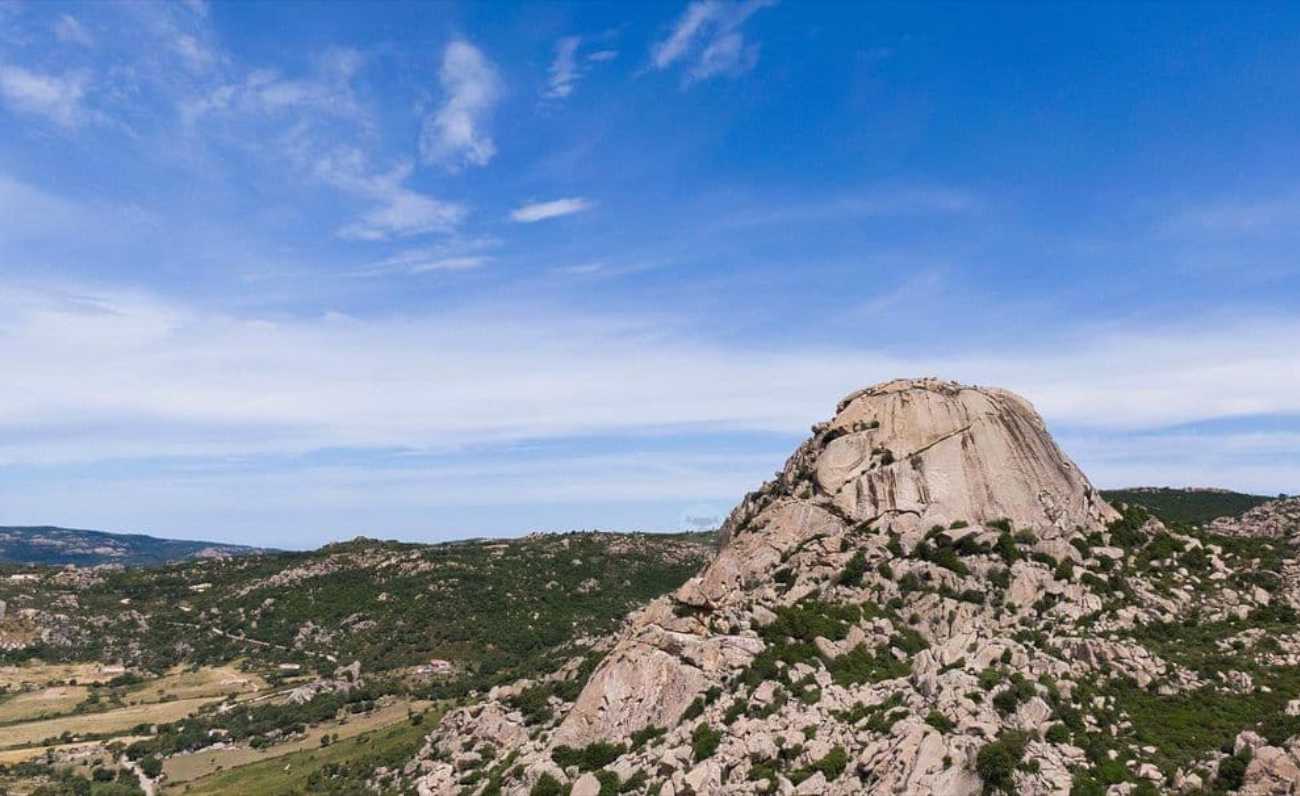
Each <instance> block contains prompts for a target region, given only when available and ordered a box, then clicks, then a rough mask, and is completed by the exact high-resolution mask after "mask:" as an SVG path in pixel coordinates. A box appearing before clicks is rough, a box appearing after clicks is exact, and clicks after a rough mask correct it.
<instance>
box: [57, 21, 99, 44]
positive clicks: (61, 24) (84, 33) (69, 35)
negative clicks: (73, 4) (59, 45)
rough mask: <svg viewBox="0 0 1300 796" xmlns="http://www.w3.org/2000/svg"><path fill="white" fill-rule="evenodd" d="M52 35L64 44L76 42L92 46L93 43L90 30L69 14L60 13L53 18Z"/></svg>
mask: <svg viewBox="0 0 1300 796" xmlns="http://www.w3.org/2000/svg"><path fill="white" fill-rule="evenodd" d="M54 36H55V38H57V39H58V40H59V41H61V42H63V43H64V44H78V45H81V46H82V47H93V46H94V44H95V39H94V37H93V36H91V35H90V31H88V30H86V27H85V26H84V25H82V24H81V23H80V22H78V21H77V18H76V17H74V16H72V15H71V14H60V15H59V18H58V19H57V20H55V22H54Z"/></svg>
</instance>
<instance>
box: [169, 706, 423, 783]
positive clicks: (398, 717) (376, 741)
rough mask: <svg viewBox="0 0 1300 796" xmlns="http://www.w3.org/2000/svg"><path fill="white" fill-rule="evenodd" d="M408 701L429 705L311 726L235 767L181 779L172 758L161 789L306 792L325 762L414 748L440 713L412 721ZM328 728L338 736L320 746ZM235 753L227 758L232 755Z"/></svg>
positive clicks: (335, 762) (362, 757)
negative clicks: (303, 735) (303, 736)
mask: <svg viewBox="0 0 1300 796" xmlns="http://www.w3.org/2000/svg"><path fill="white" fill-rule="evenodd" d="M408 704H409V705H411V706H412V708H413V709H414V710H416V711H417V712H418V711H419V710H421V709H422V708H424V707H427V706H428V705H429V703H414V704H412V703H407V702H402V703H399V704H397V705H392V706H390V707H389V708H385V709H383V710H381V711H376V714H375V715H372V716H367V717H366V718H365V719H363V720H356V721H351V722H349V723H348V724H346V725H343V726H341V727H340V726H335V727H334V728H333V729H331V728H330V727H318V728H312V732H311V735H310V737H309V738H308V739H307V740H306V741H303V742H301V743H299V744H286V745H285V746H282V747H276V748H275V749H269V750H264V751H263V752H261V753H258V754H259V755H260V759H255V760H250V761H248V762H245V763H242V764H237V765H238V767H237V768H232V767H230V763H229V762H227V767H226V769H225V770H222V771H219V772H216V773H212V774H209V775H207V776H203V777H201V778H197V779H194V780H192V781H179V780H178V779H177V778H176V777H174V776H172V772H173V771H175V770H178V769H177V766H176V764H178V763H180V761H181V760H182V758H173V759H171V760H168V761H167V763H166V765H165V767H164V770H165V771H167V772H168V782H167V785H166V786H165V787H164V789H163V795H164V796H172V795H173V794H188V795H189V796H220V795H223V794H231V793H238V794H240V796H272V795H273V794H274V795H275V796H284V794H306V793H310V792H311V789H310V788H309V787H308V779H309V778H310V777H311V775H312V774H313V773H314V772H316V771H318V770H320V769H321V768H323V767H324V766H326V765H331V764H333V765H343V764H347V763H351V762H356V761H359V760H362V759H364V758H366V757H369V756H376V757H379V756H383V755H384V754H385V753H392V752H402V753H403V754H405V752H406V750H409V751H410V752H412V753H413V752H414V750H415V749H417V748H418V747H419V745H420V744H421V743H422V742H423V739H424V737H425V736H426V735H428V733H429V732H430V730H432V728H433V726H434V724H435V723H436V721H437V719H438V713H437V712H431V713H429V714H426V719H425V721H424V722H423V723H422V724H421V725H419V726H414V725H412V724H411V723H410V722H409V721H407V720H406V715H407V714H406V708H407V706H408ZM379 714H382V715H379ZM326 732H329V733H330V734H331V735H333V734H336V733H337V734H338V735H339V736H340V740H337V741H336V742H334V743H333V744H331V745H330V746H328V747H324V748H322V747H321V746H320V736H321V735H322V734H324V733H326ZM250 751H251V750H250ZM194 757H200V755H194ZM235 759H236V758H233V757H232V758H229V760H230V761H233V760H235ZM180 770H181V771H183V769H180Z"/></svg>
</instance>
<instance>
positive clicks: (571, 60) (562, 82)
mask: <svg viewBox="0 0 1300 796" xmlns="http://www.w3.org/2000/svg"><path fill="white" fill-rule="evenodd" d="M615 35H616V32H615V31H606V32H605V33H602V34H599V35H595V36H565V37H564V38H562V39H560V40H559V41H557V42H556V43H555V57H554V58H553V59H552V60H551V66H550V68H549V69H548V70H547V82H546V89H545V90H544V91H543V92H542V97H544V98H545V99H550V100H560V99H564V98H565V97H568V96H569V95H570V94H572V93H573V90H574V88H576V87H577V84H578V81H579V80H581V79H582V77H583V76H584V74H585V73H586V71H587V69H588V68H589V66H590V65H591V64H598V63H604V62H606V61H612V60H614V59H615V58H617V57H618V50H612V49H603V50H596V51H595V52H591V53H587V54H586V55H585V56H584V55H583V53H582V50H583V48H584V46H590V45H591V44H592V43H593V42H596V43H603V42H608V41H610V40H611V39H612V38H613V37H614V36H615Z"/></svg>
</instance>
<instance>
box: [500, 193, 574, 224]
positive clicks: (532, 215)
mask: <svg viewBox="0 0 1300 796" xmlns="http://www.w3.org/2000/svg"><path fill="white" fill-rule="evenodd" d="M591 207H592V203H591V202H590V201H588V200H586V199H583V198H582V197H580V196H571V197H569V198H567V199H553V200H551V201H549V202H533V203H531V204H526V205H523V206H522V207H517V208H515V209H514V210H512V211H510V218H511V219H513V220H514V221H518V222H520V223H523V224H531V223H533V222H535V221H545V220H546V219H548V218H559V217H560V216H569V215H573V214H574V213H581V212H582V211H584V210H590V209H591Z"/></svg>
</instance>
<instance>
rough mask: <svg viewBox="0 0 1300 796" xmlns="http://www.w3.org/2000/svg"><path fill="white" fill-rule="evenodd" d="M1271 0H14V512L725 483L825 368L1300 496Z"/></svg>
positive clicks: (1277, 30)
mask: <svg viewBox="0 0 1300 796" xmlns="http://www.w3.org/2000/svg"><path fill="white" fill-rule="evenodd" d="M1297 143H1300V9H1297V8H1296V6H1294V5H1293V4H1277V5H1270V4H1265V3H1251V4H1221V5H1208V4H1159V5H1156V4H1152V5H1143V4H1127V3H1126V4H1113V3H1112V4H1093V5H1083V4H1080V5H1063V4H1027V3H1016V4H1005V5H1000V4H998V5H979V4H974V3H958V4H943V5H937V4H936V5H922V4H915V3H906V4H893V5H876V4H849V3H833V4H832V3H826V4H820V3H793V2H784V3H775V2H755V1H753V0H751V1H750V2H740V3H724V2H711V1H708V0H705V1H703V2H690V3H687V4H670V3H660V4H649V3H644V4H630V3H609V4H600V3H579V4H571V5H564V4H556V3H545V4H508V3H465V4H454V3H447V4H427V3H421V4H402V3H384V4H375V3H364V4H351V5H350V4H346V3H329V4H294V3H287V2H281V3H239V4H222V3H205V2H192V3H184V2H176V3H167V4H151V3H113V2H97V3H87V4H61V3H56V2H22V1H21V0H19V1H18V2H13V0H0V362H3V363H4V364H5V366H6V368H7V370H8V373H9V379H8V382H9V383H8V387H7V389H6V390H4V391H3V392H2V393H0V522H2V523H6V524H30V523H57V524H63V525H73V526H80V527H94V528H104V529H109V530H130V531H147V532H152V533H157V534H162V535H168V536H175V537H208V538H218V539H224V540H232V541H243V542H252V543H258V544H271V545H279V546H285V547H306V546H313V545H316V544H319V543H322V542H324V541H327V540H330V539H337V538H344V537H349V536H353V535H356V534H359V533H364V534H367V535H373V536H384V537H400V538H407V539H445V538H457V537H463V536H469V535H507V534H516V533H523V532H527V531H531V530H537V529H548V530H558V529H569V528H595V527H600V528H623V529H670V528H680V527H684V526H689V525H691V524H696V523H707V522H708V521H709V518H716V517H719V516H721V515H723V514H725V512H726V511H727V509H728V508H729V507H730V506H731V505H732V504H733V503H734V502H735V501H736V500H737V499H738V498H739V497H740V496H741V495H742V494H743V493H744V492H745V491H747V490H748V489H751V488H753V487H754V486H756V485H757V484H758V483H759V482H760V481H761V480H762V479H763V478H764V477H766V476H769V475H770V474H771V473H772V472H773V471H774V470H776V469H778V468H779V467H780V466H781V464H782V462H783V461H784V458H785V456H786V455H787V454H788V452H789V451H790V449H791V448H792V447H793V446H794V445H795V444H797V442H798V441H799V440H800V439H801V438H802V437H803V436H804V435H805V434H806V432H807V428H808V425H809V424H811V423H813V422H816V421H818V420H821V419H825V418H826V417H827V416H828V415H829V414H830V412H831V411H832V410H833V408H834V405H835V401H836V400H837V399H838V398H839V397H840V396H841V395H843V394H844V393H847V392H849V391H850V390H852V389H854V388H856V387H860V386H863V385H865V384H870V383H874V382H877V381H881V380H884V379H888V378H892V377H895V376H910V375H927V374H934V375H940V376H944V377H948V378H955V379H960V380H963V381H968V382H974V383H980V384H996V385H1000V386H1006V387H1009V388H1012V389H1015V390H1017V391H1019V392H1021V393H1022V394H1024V395H1025V396H1026V397H1028V398H1029V399H1030V400H1031V401H1033V402H1034V403H1035V404H1036V405H1037V406H1038V408H1039V409H1040V411H1042V413H1043V414H1044V416H1045V417H1046V418H1047V420H1048V423H1049V425H1050V426H1051V428H1052V429H1053V431H1054V432H1055V433H1056V435H1057V437H1058V439H1059V440H1060V441H1061V443H1062V445H1063V446H1064V447H1065V448H1066V450H1067V452H1069V453H1070V454H1071V455H1072V456H1073V457H1074V458H1075V459H1076V460H1077V461H1078V462H1079V463H1080V464H1081V465H1082V466H1083V467H1084V469H1085V470H1086V471H1087V472H1088V473H1089V474H1090V476H1091V477H1092V478H1093V480H1094V481H1095V482H1097V483H1099V484H1100V485H1102V486H1121V485H1131V484H1148V483H1150V484H1173V485H1184V484H1213V485H1222V486H1229V487H1235V488H1238V489H1245V490H1251V491H1259V492H1265V493H1273V492H1283V491H1285V492H1294V491H1300V353H1297V341H1300V314H1298V311H1300V259H1298V258H1297V254H1296V252H1297V251H1300V157H1297Z"/></svg>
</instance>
